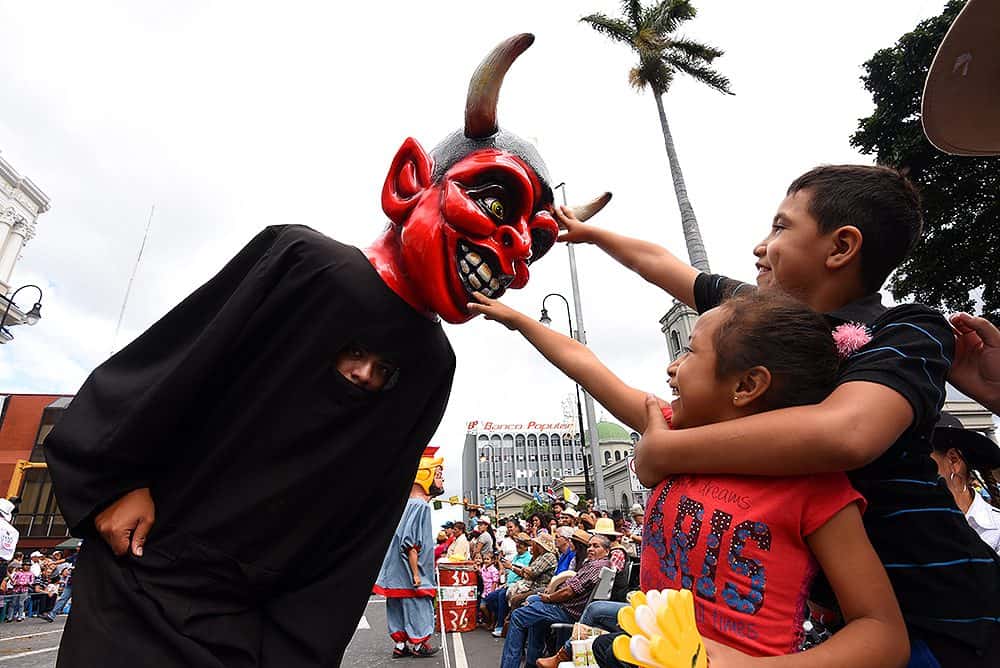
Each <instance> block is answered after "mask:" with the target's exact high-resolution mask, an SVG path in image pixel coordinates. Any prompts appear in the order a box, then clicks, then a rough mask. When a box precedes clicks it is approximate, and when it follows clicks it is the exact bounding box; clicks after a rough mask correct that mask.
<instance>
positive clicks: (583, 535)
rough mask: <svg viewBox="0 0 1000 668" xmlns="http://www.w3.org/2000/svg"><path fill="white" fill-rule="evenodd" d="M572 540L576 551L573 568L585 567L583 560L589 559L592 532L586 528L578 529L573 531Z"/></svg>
mask: <svg viewBox="0 0 1000 668" xmlns="http://www.w3.org/2000/svg"><path fill="white" fill-rule="evenodd" d="M570 540H572V541H573V550H574V551H575V552H576V558H575V560H574V564H573V570H574V571H578V570H580V569H581V568H583V562H585V561H586V560H587V546H588V545H590V532H589V531H586V530H584V529H576V530H575V531H573V537H572V538H571V539H570Z"/></svg>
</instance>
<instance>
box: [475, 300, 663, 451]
mask: <svg viewBox="0 0 1000 668" xmlns="http://www.w3.org/2000/svg"><path fill="white" fill-rule="evenodd" d="M474 297H475V298H476V299H477V300H478V301H477V302H471V303H470V304H469V311H471V312H473V313H482V314H483V316H485V317H486V319H487V320H495V321H497V322H499V323H502V324H503V325H505V326H506V327H507V328H508V329H513V330H516V331H518V332H520V333H521V335H522V336H524V338H526V339H527V340H528V342H529V343H530V344H531V345H533V346H534V347H535V348H536V349H537V350H538V352H540V353H541V354H542V355H544V356H545V358H546V359H547V360H548V361H550V362H552V364H553V365H555V366H556V367H557V368H558V369H559V370H560V371H562V372H563V373H565V374H566V375H567V376H569V377H570V378H572V379H573V380H575V381H576V382H577V383H579V384H580V386H581V387H583V388H584V389H585V390H587V392H589V393H590V395H591V396H592V397H594V398H595V399H597V401H598V402H599V403H600V404H601V405H602V406H604V407H605V408H607V409H608V410H609V411H610V412H611V413H612V414H613V415H614V416H615V417H617V418H618V419H619V420H621V421H622V422H624V423H625V424H626V425H628V426H629V427H631V428H632V429H634V430H636V431H640V432H641V431H643V430H645V428H646V403H645V402H646V393H645V392H642V391H640V390H637V389H635V388H634V387H630V386H628V385H626V384H625V383H624V382H622V380H621V379H620V378H619V377H618V376H616V375H615V374H613V373H612V372H611V370H610V369H608V368H607V367H606V366H604V364H602V363H601V360H599V359H597V356H596V355H594V353H593V352H592V351H591V350H590V348H588V347H587V346H585V345H583V344H582V343H580V342H579V341H576V340H575V339H571V338H569V337H568V336H564V335H563V334H560V333H559V332H556V331H554V330H552V329H549V328H548V327H546V326H545V325H543V324H542V323H540V322H538V321H537V320H535V319H534V318H530V317H528V316H526V315H524V314H523V313H521V312H520V311H517V310H515V309H512V308H511V307H509V306H507V305H506V304H502V303H500V302H498V301H497V300H495V299H489V298H487V297H484V296H482V295H481V294H479V293H475V294H474Z"/></svg>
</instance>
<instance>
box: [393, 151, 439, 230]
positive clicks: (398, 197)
mask: <svg viewBox="0 0 1000 668" xmlns="http://www.w3.org/2000/svg"><path fill="white" fill-rule="evenodd" d="M430 185H431V158H430V156H428V155H427V153H426V152H425V151H424V149H423V147H422V146H421V145H420V143H419V142H417V140H416V139H414V138H413V137H407V139H406V141H404V142H403V145H402V146H400V147H399V150H398V151H396V157H395V158H393V159H392V166H391V167H389V173H388V174H387V175H386V177H385V185H383V186H382V210H383V211H385V215H387V216H389V220H391V221H392V222H393V223H394V224H396V225H402V224H403V221H404V220H406V218H407V216H409V215H410V211H411V210H412V209H413V207H414V206H415V205H416V203H417V201H418V200H419V199H420V195H422V194H423V192H424V190H426V189H427V188H428V187H429V186H430Z"/></svg>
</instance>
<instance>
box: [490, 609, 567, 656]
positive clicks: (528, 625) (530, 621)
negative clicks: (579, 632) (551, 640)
mask: <svg viewBox="0 0 1000 668" xmlns="http://www.w3.org/2000/svg"><path fill="white" fill-rule="evenodd" d="M573 621H575V620H574V619H573V618H572V617H570V616H569V613H568V612H566V610H565V609H564V608H563V607H562V606H561V605H556V604H554V603H542V600H541V599H540V598H538V597H537V596H529V597H528V600H527V601H525V603H524V605H523V606H522V607H520V608H518V609H517V610H515V611H514V613H513V614H512V615H511V616H510V625H509V626H508V627H507V639H506V640H505V641H504V644H503V656H501V657H500V668H520V665H521V652H522V651H524V652H525V654H526V657H525V658H526V659H527V663H528V665H529V666H533V665H535V661H537V660H538V655H539V654H541V652H542V648H543V645H544V644H545V634H546V632H548V630H549V626H550V625H552V624H555V623H557V622H562V623H564V624H570V623H572V622H573Z"/></svg>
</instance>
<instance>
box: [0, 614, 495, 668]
mask: <svg viewBox="0 0 1000 668" xmlns="http://www.w3.org/2000/svg"><path fill="white" fill-rule="evenodd" d="M65 623H66V616H65V615H62V616H60V617H59V618H58V619H57V620H56V621H55V622H54V623H52V624H49V623H48V622H46V621H44V620H41V619H37V618H29V619H26V620H24V621H23V622H18V623H13V624H0V667H2V668H8V667H10V668H52V667H53V666H55V665H56V648H57V647H58V646H59V639H60V638H61V637H62V628H63V626H64V625H65ZM433 642H434V644H438V643H440V636H435V638H434V641H433ZM502 647H503V641H502V640H496V639H494V638H493V636H491V635H490V634H489V633H488V632H487V631H485V630H482V629H480V630H477V631H473V632H472V633H459V634H454V633H453V634H449V636H448V661H449V666H450V668H480V667H481V666H488V667H490V666H498V665H499V664H500V650H501V648H502ZM391 652H392V644H391V641H390V640H389V637H388V636H387V635H386V630H385V600H384V599H382V598H381V597H372V599H371V600H370V601H369V602H368V607H367V608H366V609H365V616H364V618H362V620H361V622H360V623H359V624H358V630H357V632H356V633H355V634H354V638H353V639H352V640H351V644H350V645H349V646H348V648H347V653H346V655H345V656H344V661H343V665H344V666H351V667H352V668H354V667H356V668H362V667H364V668H368V667H369V666H389V665H394V666H409V665H412V666H414V668H444V666H445V659H444V655H443V654H442V653H440V652H439V653H438V654H437V656H435V657H434V658H432V659H405V660H399V659H397V660H395V661H394V660H393V659H392V658H391V656H390V654H391Z"/></svg>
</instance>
